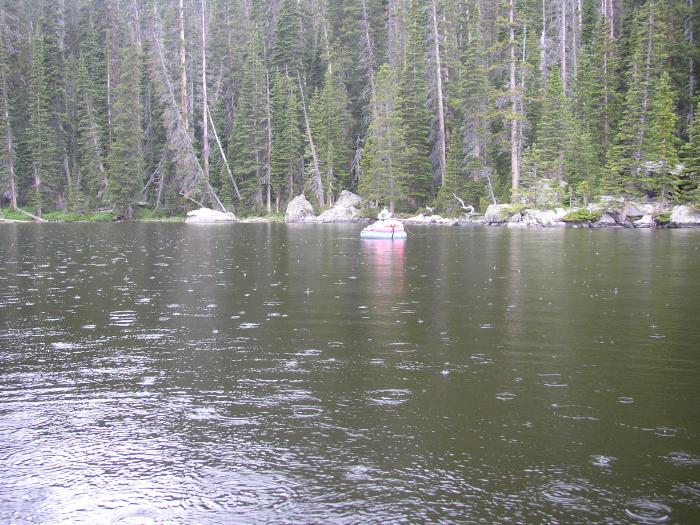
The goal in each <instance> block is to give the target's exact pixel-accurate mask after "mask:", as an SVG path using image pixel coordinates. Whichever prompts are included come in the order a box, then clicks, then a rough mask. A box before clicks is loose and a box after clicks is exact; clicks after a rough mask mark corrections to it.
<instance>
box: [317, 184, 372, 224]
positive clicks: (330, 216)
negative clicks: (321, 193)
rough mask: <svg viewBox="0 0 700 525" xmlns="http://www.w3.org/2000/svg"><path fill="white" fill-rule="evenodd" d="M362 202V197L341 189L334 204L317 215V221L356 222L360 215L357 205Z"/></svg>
mask: <svg viewBox="0 0 700 525" xmlns="http://www.w3.org/2000/svg"><path fill="white" fill-rule="evenodd" d="M361 204H362V197H360V196H359V195H355V194H354V193H352V192H350V191H347V190H343V191H342V192H340V195H339V196H338V200H337V201H335V205H334V206H333V207H332V208H331V209H330V210H326V211H324V212H323V213H322V214H321V215H319V216H318V218H317V220H318V221H319V222H357V221H358V220H359V219H360V216H359V214H358V212H357V207H358V206H360V205H361Z"/></svg>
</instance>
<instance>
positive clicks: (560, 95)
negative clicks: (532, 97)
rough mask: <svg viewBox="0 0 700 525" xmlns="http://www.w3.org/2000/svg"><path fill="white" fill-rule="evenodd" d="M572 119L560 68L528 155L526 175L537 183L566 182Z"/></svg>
mask: <svg viewBox="0 0 700 525" xmlns="http://www.w3.org/2000/svg"><path fill="white" fill-rule="evenodd" d="M572 132H573V115H572V113H571V109H570V104H569V100H568V99H567V97H566V93H565V92H564V84H563V82H562V78H561V74H560V73H559V69H558V68H554V69H553V70H552V73H551V75H550V77H549V82H548V84H547V91H546V93H545V98H544V103H543V106H542V118H541V120H540V122H539V125H538V131H537V140H536V142H535V144H534V145H533V146H532V149H531V151H530V152H529V155H528V158H527V161H526V162H525V165H526V172H527V173H528V175H529V179H530V180H529V181H527V182H529V183H530V184H532V183H533V182H535V180H534V179H539V178H544V179H555V180H558V181H563V180H565V171H566V170H565V167H566V158H567V154H568V153H569V152H570V151H571V149H572V148H571V138H572Z"/></svg>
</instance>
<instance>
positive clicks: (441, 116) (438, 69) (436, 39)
mask: <svg viewBox="0 0 700 525" xmlns="http://www.w3.org/2000/svg"><path fill="white" fill-rule="evenodd" d="M511 1H512V0H511ZM431 8H432V9H431V12H432V18H433V51H434V53H435V77H436V78H435V83H436V91H437V93H436V95H437V103H438V138H437V141H438V149H439V151H438V154H439V157H438V162H439V166H438V176H439V179H440V186H442V185H443V184H444V183H445V166H446V164H447V162H446V160H445V157H446V154H447V148H446V146H445V141H446V139H445V108H444V97H443V92H442V65H441V63H440V34H439V33H438V23H437V7H436V5H435V0H431Z"/></svg>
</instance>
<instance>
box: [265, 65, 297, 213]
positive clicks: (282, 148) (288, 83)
mask: <svg viewBox="0 0 700 525" xmlns="http://www.w3.org/2000/svg"><path fill="white" fill-rule="evenodd" d="M272 110H273V111H272V114H273V120H272V159H271V161H272V162H271V172H272V187H273V191H274V193H275V201H276V202H277V207H278V209H279V203H280V202H281V200H282V196H283V195H284V194H285V193H286V194H287V195H288V196H289V198H290V200H291V198H292V197H293V196H294V195H293V193H294V179H295V178H298V176H299V172H300V165H301V163H300V158H301V149H302V134H301V128H300V127H299V118H300V117H299V115H300V111H301V110H300V104H299V99H298V97H297V88H296V82H295V79H292V78H290V77H289V76H288V75H287V74H285V73H281V74H277V75H275V80H274V85H273V90H272Z"/></svg>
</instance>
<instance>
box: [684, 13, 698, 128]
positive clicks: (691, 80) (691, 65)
mask: <svg viewBox="0 0 700 525" xmlns="http://www.w3.org/2000/svg"><path fill="white" fill-rule="evenodd" d="M686 1H687V3H688V16H686V17H685V20H684V21H683V24H684V25H685V33H686V38H687V39H688V43H689V44H690V49H693V50H694V49H695V27H694V24H693V22H694V20H695V18H694V14H695V0H686ZM696 86H697V77H696V76H695V58H694V56H693V55H692V54H691V55H690V57H689V59H688V100H689V101H690V104H689V105H688V113H687V114H686V116H685V121H686V124H687V125H690V123H691V122H692V121H693V111H694V110H695V104H694V102H695V90H696Z"/></svg>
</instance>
